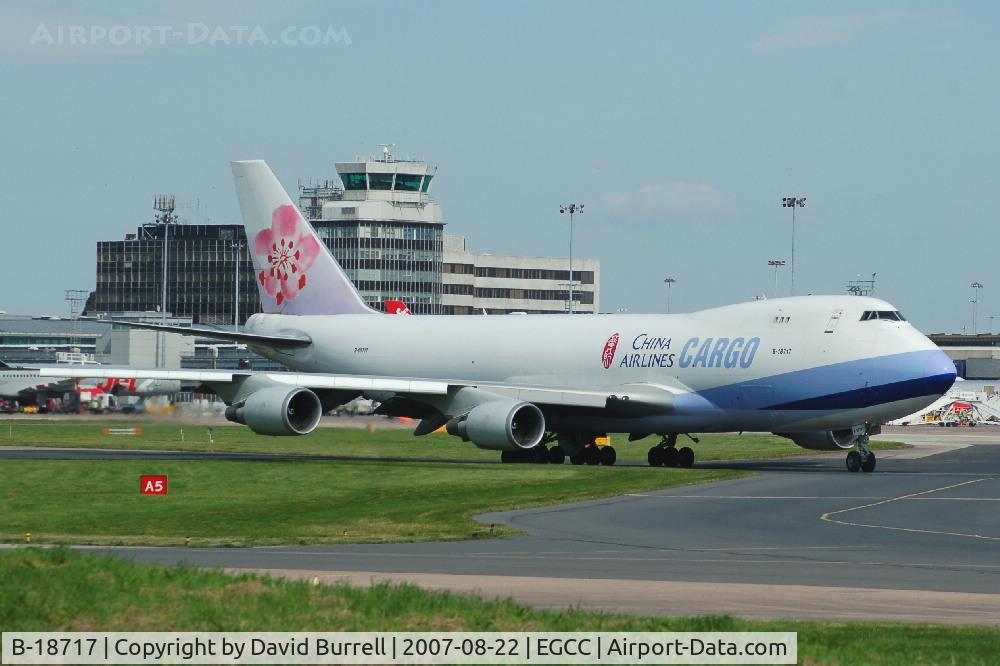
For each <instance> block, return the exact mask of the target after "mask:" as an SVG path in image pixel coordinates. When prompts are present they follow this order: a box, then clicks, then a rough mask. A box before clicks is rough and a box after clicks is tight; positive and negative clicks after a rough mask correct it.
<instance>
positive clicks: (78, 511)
mask: <svg viewBox="0 0 1000 666" xmlns="http://www.w3.org/2000/svg"><path fill="white" fill-rule="evenodd" d="M143 474H165V475H167V476H168V484H169V485H168V488H169V492H168V494H167V495H165V496H152V495H140V494H139V476H140V475H143ZM742 474H743V473H742V472H739V471H734V470H717V469H712V470H708V469H705V470H699V469H690V470H684V469H662V468H651V467H613V468H606V467H586V466H582V467H577V466H573V465H563V466H561V467H556V466H553V465H480V464H475V463H469V464H465V463H459V464H441V463H418V462H414V463H405V464H401V463H390V462H363V461H295V462H285V461H278V460H275V461H228V460H170V459H140V460H21V459H14V460H3V461H0V476H2V478H3V483H2V484H0V541H3V542H8V543H10V542H21V541H22V540H23V535H24V533H25V532H30V533H31V534H32V539H33V541H34V542H35V543H64V544H83V543H87V544H100V545H138V544H144V545H183V544H184V540H185V538H186V537H191V539H192V545H194V546H220V545H225V546H249V545H271V544H289V543H299V544H306V543H310V544H315V543H380V542H389V541H439V540H456V539H473V538H483V537H490V536H498V535H509V534H514V533H515V531H514V530H511V529H508V528H505V527H502V526H497V527H496V529H495V530H491V528H490V526H488V525H483V524H481V523H478V522H476V521H474V520H472V519H471V517H472V516H474V515H477V514H480V513H485V512H488V511H503V510H510V509H521V508H527V507H534V506H543V505H548V504H557V503H562V502H571V501H578V500H588V499H596V498H601V497H612V496H615V495H620V494H623V493H629V492H643V491H649V490H655V489H659V488H667V487H671V486H680V485H688V484H693V483H703V482H707V481H721V480H725V479H732V478H736V477H738V476H741V475H742Z"/></svg>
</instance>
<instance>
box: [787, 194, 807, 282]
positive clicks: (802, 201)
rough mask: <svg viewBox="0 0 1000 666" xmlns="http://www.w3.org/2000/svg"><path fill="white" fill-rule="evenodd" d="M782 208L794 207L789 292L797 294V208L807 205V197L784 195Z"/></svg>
mask: <svg viewBox="0 0 1000 666" xmlns="http://www.w3.org/2000/svg"><path fill="white" fill-rule="evenodd" d="M781 207H782V208H791V209H792V265H791V272H792V277H791V286H790V287H789V293H790V294H791V295H792V296H794V295H795V209H796V208H805V207H806V198H805V197H782V198H781Z"/></svg>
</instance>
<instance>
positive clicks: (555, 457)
mask: <svg viewBox="0 0 1000 666" xmlns="http://www.w3.org/2000/svg"><path fill="white" fill-rule="evenodd" d="M564 462H566V451H565V450H564V449H563V447H561V446H559V445H558V444H556V445H555V446H553V447H552V448H551V449H549V463H550V464H552V465H562V464H563V463H564Z"/></svg>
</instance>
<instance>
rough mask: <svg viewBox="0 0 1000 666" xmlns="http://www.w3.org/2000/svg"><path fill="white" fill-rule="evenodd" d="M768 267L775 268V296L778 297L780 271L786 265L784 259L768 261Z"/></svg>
mask: <svg viewBox="0 0 1000 666" xmlns="http://www.w3.org/2000/svg"><path fill="white" fill-rule="evenodd" d="M767 265H768V266H771V267H772V268H774V295H775V296H777V295H778V269H779V268H781V267H782V266H784V265H785V260H784V259H768V260H767Z"/></svg>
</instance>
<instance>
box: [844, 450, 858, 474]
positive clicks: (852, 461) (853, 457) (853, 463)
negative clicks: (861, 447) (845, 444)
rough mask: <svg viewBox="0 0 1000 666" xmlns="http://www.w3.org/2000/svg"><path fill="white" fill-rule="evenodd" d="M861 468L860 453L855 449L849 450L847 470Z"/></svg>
mask: <svg viewBox="0 0 1000 666" xmlns="http://www.w3.org/2000/svg"><path fill="white" fill-rule="evenodd" d="M860 470H861V454H860V453H858V452H857V451H851V452H850V453H848V454H847V471H848V472H857V471H860Z"/></svg>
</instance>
